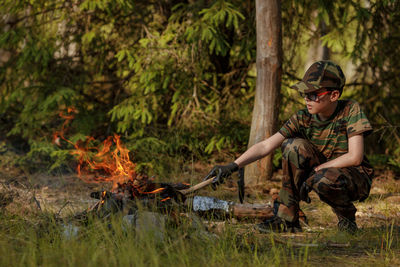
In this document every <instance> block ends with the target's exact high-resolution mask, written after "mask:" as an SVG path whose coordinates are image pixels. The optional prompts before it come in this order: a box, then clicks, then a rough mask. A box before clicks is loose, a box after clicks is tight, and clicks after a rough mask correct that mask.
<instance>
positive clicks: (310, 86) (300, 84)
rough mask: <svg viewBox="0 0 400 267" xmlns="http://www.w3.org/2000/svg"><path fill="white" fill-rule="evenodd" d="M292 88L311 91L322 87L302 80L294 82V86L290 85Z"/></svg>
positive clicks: (303, 91)
mask: <svg viewBox="0 0 400 267" xmlns="http://www.w3.org/2000/svg"><path fill="white" fill-rule="evenodd" d="M290 88H292V89H295V90H297V91H299V92H300V93H311V92H314V91H317V90H319V89H321V87H320V86H317V85H313V84H310V83H307V82H304V81H300V82H298V83H296V84H293V85H292V86H290Z"/></svg>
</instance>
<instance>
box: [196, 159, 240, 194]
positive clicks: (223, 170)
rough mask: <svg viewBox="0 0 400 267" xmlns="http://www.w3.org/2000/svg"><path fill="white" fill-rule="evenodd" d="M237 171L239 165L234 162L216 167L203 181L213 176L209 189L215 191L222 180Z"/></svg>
mask: <svg viewBox="0 0 400 267" xmlns="http://www.w3.org/2000/svg"><path fill="white" fill-rule="evenodd" d="M238 170H239V165H237V164H236V163H235V162H232V163H229V164H228V165H217V166H215V167H214V168H212V170H211V171H210V172H209V173H208V174H207V176H206V177H204V179H203V180H204V181H205V180H208V179H210V177H212V176H215V178H214V179H213V182H212V184H211V187H212V188H213V189H214V190H215V189H217V185H219V184H222V183H223V182H224V179H225V178H227V177H229V176H231V174H232V173H233V172H235V171H238Z"/></svg>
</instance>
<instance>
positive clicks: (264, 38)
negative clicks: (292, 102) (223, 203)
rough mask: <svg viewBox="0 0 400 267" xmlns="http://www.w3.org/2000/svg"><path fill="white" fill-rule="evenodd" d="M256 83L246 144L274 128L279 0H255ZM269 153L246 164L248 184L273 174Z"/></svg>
mask: <svg viewBox="0 0 400 267" xmlns="http://www.w3.org/2000/svg"><path fill="white" fill-rule="evenodd" d="M256 25H257V59H256V60H257V85H256V95H255V100H254V109H253V117H252V123H251V131H250V139H249V147H250V146H252V145H254V144H255V143H258V142H260V141H262V140H265V139H266V138H268V137H270V136H271V135H272V134H273V133H274V132H275V131H276V122H277V119H278V112H279V99H280V88H281V76H282V18H281V2H280V1H279V0H256ZM272 156H273V155H269V156H267V157H265V158H263V159H260V160H258V161H257V162H254V163H252V164H249V165H248V166H247V167H246V171H245V173H246V182H247V184H255V183H258V182H260V181H262V180H266V179H270V178H271V176H272Z"/></svg>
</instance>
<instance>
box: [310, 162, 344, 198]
mask: <svg viewBox="0 0 400 267" xmlns="http://www.w3.org/2000/svg"><path fill="white" fill-rule="evenodd" d="M307 184H308V185H309V186H311V187H312V188H313V190H314V191H315V192H316V193H317V194H318V195H319V197H320V198H321V200H323V201H325V202H327V203H337V204H348V203H350V201H351V199H350V198H349V192H348V191H349V188H348V187H349V183H348V179H347V177H346V176H344V175H342V174H340V173H339V172H338V169H337V168H326V169H322V170H319V171H317V172H316V173H315V174H314V175H313V176H312V179H311V180H308V181H307Z"/></svg>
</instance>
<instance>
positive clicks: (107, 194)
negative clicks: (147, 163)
mask: <svg viewBox="0 0 400 267" xmlns="http://www.w3.org/2000/svg"><path fill="white" fill-rule="evenodd" d="M75 113H77V111H76V109H75V108H68V109H67V111H66V113H64V112H60V114H59V115H60V117H61V118H63V119H65V121H64V123H63V125H62V129H61V131H58V132H56V133H55V134H54V136H53V140H54V143H55V144H56V145H59V146H61V140H64V141H65V142H67V143H68V144H70V145H72V146H73V147H74V149H73V151H72V152H71V154H72V155H74V156H75V158H76V159H77V162H78V164H77V168H76V170H77V173H78V177H79V178H80V179H82V180H83V181H85V182H88V183H100V182H108V183H112V187H111V189H110V191H100V192H92V193H91V197H92V198H96V199H98V202H97V203H96V204H95V205H94V206H92V207H91V208H89V209H88V210H87V211H85V214H88V213H94V214H96V215H98V216H100V217H106V216H109V215H110V214H111V213H115V212H121V211H123V212H124V213H126V214H129V213H132V212H134V211H135V210H137V208H138V206H142V207H146V208H151V209H152V210H157V211H158V212H163V213H167V212H168V213H169V212H171V210H174V211H177V212H181V211H184V212H187V211H194V212H197V213H198V214H201V215H210V214H211V215H216V214H218V215H221V214H222V215H223V216H224V217H226V216H234V217H236V218H240V219H242V218H249V217H251V218H268V217H272V216H273V212H272V208H271V207H270V206H269V205H251V204H237V203H234V202H230V201H224V200H219V199H215V198H210V197H201V196H195V195H194V193H195V192H196V191H198V190H199V189H201V188H204V187H206V186H208V185H210V184H211V183H212V179H213V178H210V179H209V180H207V181H204V182H202V183H199V184H197V185H194V186H192V187H190V185H189V184H187V183H183V182H180V183H167V182H155V181H154V178H153V177H149V176H148V175H147V174H145V173H138V172H137V171H136V164H135V163H134V162H133V161H132V160H131V158H130V155H129V150H128V149H127V148H126V147H125V146H124V145H123V143H122V141H121V139H120V136H118V135H114V136H110V137H108V138H107V139H106V140H104V141H103V142H102V143H101V144H99V145H95V143H96V140H95V139H94V138H93V137H87V138H86V140H85V141H78V142H75V143H74V142H72V141H70V140H68V139H67V138H65V136H64V134H65V132H66V130H67V125H68V124H69V123H70V122H71V120H73V119H74V114H75Z"/></svg>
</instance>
